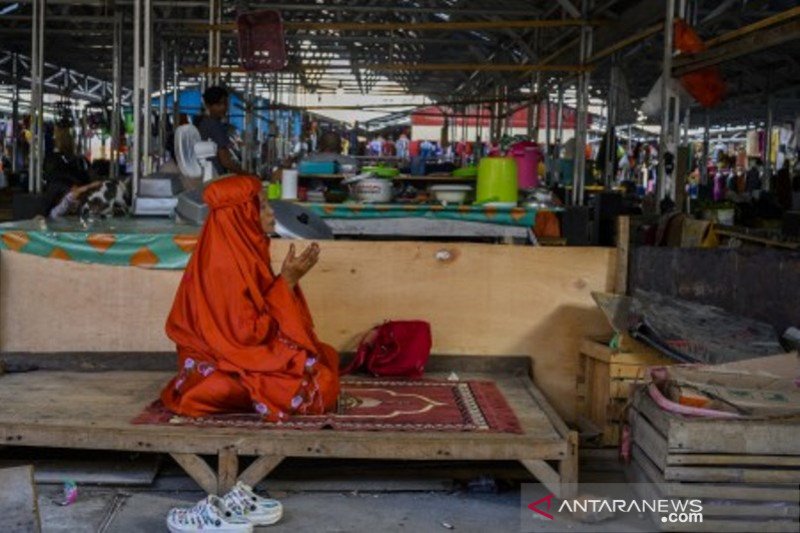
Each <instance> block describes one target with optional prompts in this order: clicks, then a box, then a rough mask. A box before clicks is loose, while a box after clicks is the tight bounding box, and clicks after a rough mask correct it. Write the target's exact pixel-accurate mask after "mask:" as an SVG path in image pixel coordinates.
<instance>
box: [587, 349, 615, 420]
mask: <svg viewBox="0 0 800 533" xmlns="http://www.w3.org/2000/svg"><path fill="white" fill-rule="evenodd" d="M591 369H592V373H591V375H590V376H589V405H588V407H589V413H588V414H589V420H591V421H592V422H594V423H595V424H597V425H598V426H600V427H603V426H605V425H606V424H607V423H608V421H609V420H610V419H609V417H608V403H609V400H608V399H609V387H610V385H609V379H610V376H609V374H608V370H609V366H608V365H605V364H594V365H592V367H591Z"/></svg>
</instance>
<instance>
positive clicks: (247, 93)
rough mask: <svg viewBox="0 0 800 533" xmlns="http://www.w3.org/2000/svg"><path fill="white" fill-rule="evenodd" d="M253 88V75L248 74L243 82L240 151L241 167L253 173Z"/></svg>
mask: <svg viewBox="0 0 800 533" xmlns="http://www.w3.org/2000/svg"><path fill="white" fill-rule="evenodd" d="M255 86H256V80H255V74H252V73H251V74H248V75H247V77H246V78H245V81H244V106H245V107H244V148H243V149H242V167H243V168H244V169H245V170H246V171H248V172H253V165H252V163H253V146H254V144H255V139H254V135H253V125H254V117H253V105H254V102H253V94H254V93H255Z"/></svg>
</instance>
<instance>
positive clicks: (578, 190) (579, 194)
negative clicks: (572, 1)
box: [572, 0, 592, 205]
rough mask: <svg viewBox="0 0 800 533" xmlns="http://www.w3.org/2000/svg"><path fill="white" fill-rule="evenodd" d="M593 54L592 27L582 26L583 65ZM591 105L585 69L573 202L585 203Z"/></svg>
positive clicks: (579, 101) (586, 11)
mask: <svg viewBox="0 0 800 533" xmlns="http://www.w3.org/2000/svg"><path fill="white" fill-rule="evenodd" d="M581 6H582V7H581V13H582V15H583V19H584V20H586V19H588V15H589V2H588V0H582V2H581ZM591 55H592V27H591V26H589V25H586V24H584V25H582V26H581V36H580V50H579V59H580V63H581V66H585V65H586V61H587V59H588V58H589V57H591ZM588 107H589V72H588V71H586V70H584V71H582V72H580V73H579V74H578V87H577V110H576V111H577V120H576V123H575V166H574V171H573V175H572V203H573V205H583V191H584V181H585V177H586V155H585V154H586V142H587V131H586V130H587V115H588Z"/></svg>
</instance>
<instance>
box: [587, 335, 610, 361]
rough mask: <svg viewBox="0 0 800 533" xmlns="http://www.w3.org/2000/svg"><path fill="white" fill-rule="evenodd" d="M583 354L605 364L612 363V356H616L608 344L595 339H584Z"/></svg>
mask: <svg viewBox="0 0 800 533" xmlns="http://www.w3.org/2000/svg"><path fill="white" fill-rule="evenodd" d="M581 353H582V354H583V355H586V356H588V357H591V358H592V359H597V360H598V361H602V362H604V363H611V356H612V355H614V351H613V350H612V349H611V348H609V347H608V344H607V343H604V342H599V341H596V340H594V339H584V340H583V342H581Z"/></svg>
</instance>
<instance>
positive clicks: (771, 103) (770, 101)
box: [762, 94, 775, 191]
mask: <svg viewBox="0 0 800 533" xmlns="http://www.w3.org/2000/svg"><path fill="white" fill-rule="evenodd" d="M774 107H775V98H773V96H772V95H771V94H770V95H769V96H768V97H767V124H766V130H767V131H766V132H765V134H766V137H767V139H766V141H767V142H766V143H765V145H764V148H765V151H766V153H765V154H764V184H763V186H762V188H763V189H764V190H765V191H768V190H770V189H771V188H772V187H771V185H772V184H771V183H770V182H771V181H772V160H771V159H770V156H771V155H772V126H773V108H774Z"/></svg>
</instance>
